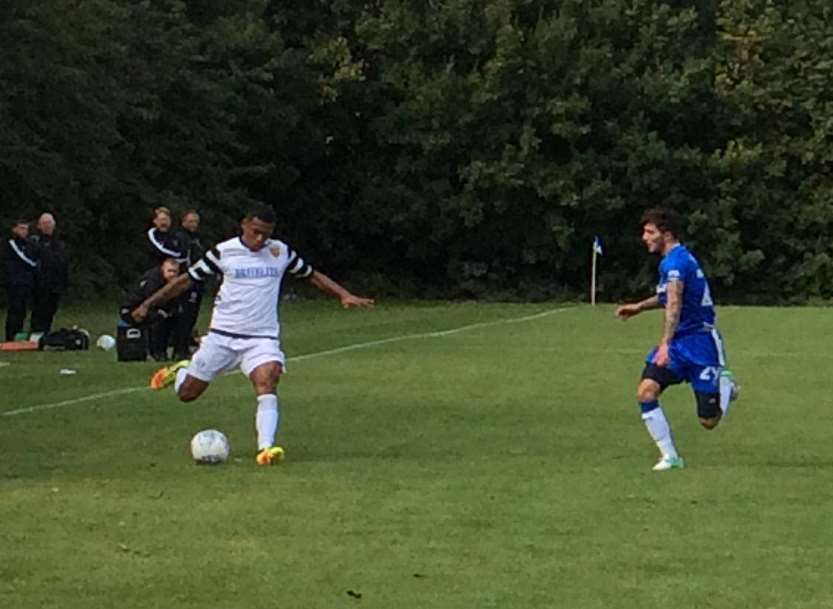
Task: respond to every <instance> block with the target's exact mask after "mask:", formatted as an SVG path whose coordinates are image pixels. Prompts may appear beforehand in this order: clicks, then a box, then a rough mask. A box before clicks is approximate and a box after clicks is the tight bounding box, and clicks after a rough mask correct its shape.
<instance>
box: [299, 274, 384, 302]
mask: <svg viewBox="0 0 833 609" xmlns="http://www.w3.org/2000/svg"><path fill="white" fill-rule="evenodd" d="M309 281H310V283H311V284H312V285H314V286H315V287H316V288H318V289H319V290H321V291H322V292H324V293H325V294H332V295H333V296H336V297H337V298H338V299H339V300H340V301H341V306H343V307H344V308H345V309H349V308H350V307H372V306H373V305H375V304H376V301H375V300H373V299H372V298H363V297H361V296H356V295H355V294H352V293H351V292H350V291H349V290H347V288H345V287H344V286H342V285H339V284H338V283H336V282H335V281H333V280H332V279H330V278H329V277H327V276H326V275H325V274H324V273H319V272H318V271H313V272H312V275H310V277H309Z"/></svg>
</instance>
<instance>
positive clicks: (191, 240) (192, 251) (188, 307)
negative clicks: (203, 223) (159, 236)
mask: <svg viewBox="0 0 833 609" xmlns="http://www.w3.org/2000/svg"><path fill="white" fill-rule="evenodd" d="M199 230H200V215H199V213H197V211H196V210H194V209H189V210H188V211H186V212H185V213H184V214H182V222H181V226H180V228H179V230H178V231H177V233H176V239H177V243H178V245H179V247H180V250H181V251H182V252H183V253H184V254H185V263H184V265H183V268H182V271H183V272H184V271H187V270H188V269H189V268H190V267H191V265H192V264H194V263H195V262H197V260H199V259H200V258H202V256H203V254H204V253H205V247H203V244H202V241H201V240H200V233H199ZM204 292H205V285H203V284H202V283H197V282H195V283H194V285H193V286H191V288H189V289H188V290H186V291H185V292H183V294H182V295H181V296H180V297H179V298H178V300H177V302H178V304H179V307H178V311H177V316H176V322H175V329H174V359H175V360H181V359H191V337H192V335H193V332H194V326H195V325H196V324H197V317H199V314H200V305H201V304H202V296H203V293H204Z"/></svg>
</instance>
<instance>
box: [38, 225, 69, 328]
mask: <svg viewBox="0 0 833 609" xmlns="http://www.w3.org/2000/svg"><path fill="white" fill-rule="evenodd" d="M32 241H33V242H34V243H35V244H37V247H38V253H39V260H38V271H37V276H36V277H35V288H34V292H33V299H32V320H31V326H30V328H31V331H32V332H43V333H44V334H46V333H48V332H49V331H50V330H51V329H52V320H53V319H55V313H56V312H57V311H58V302H59V301H60V299H61V294H63V293H64V292H65V291H66V288H67V283H68V277H69V266H68V263H67V254H66V246H65V245H64V242H63V241H62V240H61V239H58V238H57V237H56V236H55V218H54V217H53V216H52V214H49V213H44V214H41V217H40V218H39V219H38V224H37V231H36V232H35V234H34V235H33V236H32Z"/></svg>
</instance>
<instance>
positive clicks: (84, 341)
mask: <svg viewBox="0 0 833 609" xmlns="http://www.w3.org/2000/svg"><path fill="white" fill-rule="evenodd" d="M89 348H90V336H89V334H87V333H86V332H84V331H83V330H79V329H77V328H73V329H71V330H70V329H68V328H61V329H60V330H55V331H54V332H49V333H48V334H44V335H43V336H41V337H40V340H39V341H38V349H40V350H41V351H85V350H87V349H89Z"/></svg>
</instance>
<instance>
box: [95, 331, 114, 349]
mask: <svg viewBox="0 0 833 609" xmlns="http://www.w3.org/2000/svg"><path fill="white" fill-rule="evenodd" d="M95 345H96V347H98V348H99V349H104V350H105V351H109V350H110V349H112V348H113V347H115V346H116V339H115V338H113V337H112V336H110V335H109V334H102V335H101V336H99V337H98V340H97V341H95Z"/></svg>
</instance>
